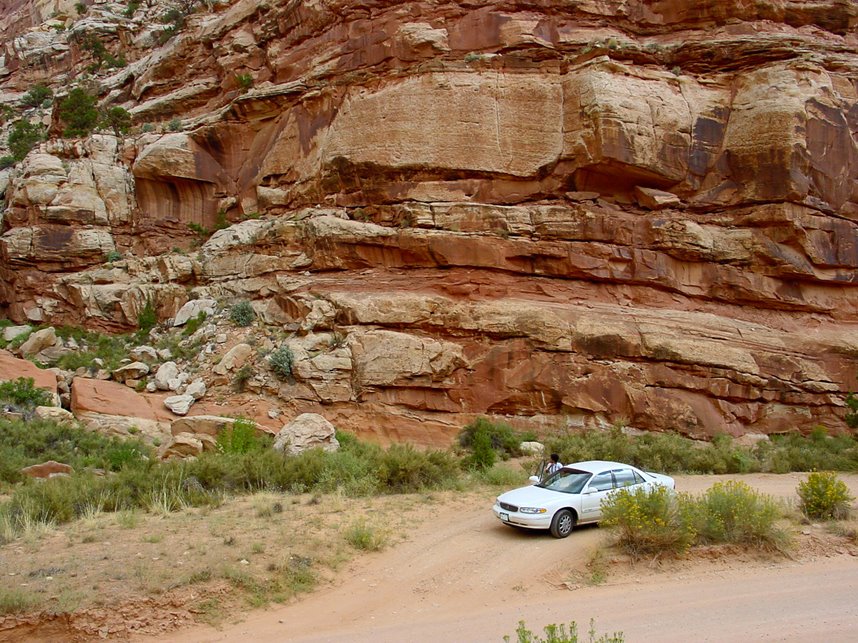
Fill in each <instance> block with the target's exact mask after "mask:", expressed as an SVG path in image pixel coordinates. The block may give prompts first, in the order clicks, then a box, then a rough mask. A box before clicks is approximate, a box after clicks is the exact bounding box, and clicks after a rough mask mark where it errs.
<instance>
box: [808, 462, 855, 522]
mask: <svg viewBox="0 0 858 643" xmlns="http://www.w3.org/2000/svg"><path fill="white" fill-rule="evenodd" d="M798 497H799V499H800V503H799V505H800V507H801V510H802V511H803V512H804V514H805V515H806V516H807V517H808V518H810V519H812V520H828V519H832V518H833V519H835V520H839V519H842V518H846V517H847V516H848V515H849V503H850V502H852V500H854V498H853V497H852V495H851V494H850V493H849V487H847V486H846V483H845V482H843V480H841V479H840V478H838V477H837V476H836V475H835V474H834V473H831V472H830V471H825V472H814V473H811V474H810V475H809V476H807V480H804V481H803V482H799V483H798Z"/></svg>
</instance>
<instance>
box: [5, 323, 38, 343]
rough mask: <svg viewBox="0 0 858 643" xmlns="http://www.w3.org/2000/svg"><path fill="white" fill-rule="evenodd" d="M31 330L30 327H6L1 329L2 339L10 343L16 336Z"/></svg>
mask: <svg viewBox="0 0 858 643" xmlns="http://www.w3.org/2000/svg"><path fill="white" fill-rule="evenodd" d="M31 328H32V326H7V327H6V328H4V329H3V339H4V340H5V341H7V342H11V341H12V340H13V339H15V338H16V337H17V336H18V335H23V334H24V333H26V332H27V331H29V330H30V329H31Z"/></svg>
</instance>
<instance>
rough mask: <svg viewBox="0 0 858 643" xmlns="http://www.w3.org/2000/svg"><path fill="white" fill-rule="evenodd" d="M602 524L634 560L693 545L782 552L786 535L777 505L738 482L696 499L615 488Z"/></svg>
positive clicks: (660, 491) (662, 490)
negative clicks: (715, 545) (610, 529)
mask: <svg viewBox="0 0 858 643" xmlns="http://www.w3.org/2000/svg"><path fill="white" fill-rule="evenodd" d="M602 512H603V516H604V518H603V520H602V524H603V525H605V526H607V527H614V528H616V530H617V544H618V545H619V546H620V548H621V549H623V550H624V551H625V552H627V553H628V554H630V555H632V556H633V557H635V558H640V557H643V556H659V555H673V556H675V555H679V554H682V553H684V552H685V551H687V550H688V548H689V547H691V546H693V545H699V544H718V543H730V544H736V545H742V546H746V547H753V548H755V549H762V550H768V551H780V552H784V551H785V550H786V549H787V548H788V546H789V544H790V540H791V538H790V535H789V533H788V532H787V531H786V530H784V529H783V528H782V527H780V526H779V525H778V521H779V520H780V519H781V517H782V516H783V512H782V511H781V509H780V507H779V506H778V504H777V503H776V502H775V501H774V499H772V498H771V497H769V496H765V495H763V494H760V493H758V492H756V491H754V490H753V489H751V488H750V487H749V486H748V485H747V484H745V483H743V482H735V481H728V482H723V483H716V484H715V485H713V486H712V488H711V489H709V490H708V491H707V492H706V493H704V494H703V495H702V496H700V497H699V498H695V497H693V496H690V495H686V494H675V493H674V492H672V491H671V490H669V489H666V488H664V487H656V488H655V489H653V490H652V491H649V492H648V491H646V490H645V489H640V488H638V489H634V490H632V489H621V490H619V491H617V492H616V493H615V494H613V495H612V496H611V497H610V498H608V499H607V500H606V501H605V502H604V504H603V505H602Z"/></svg>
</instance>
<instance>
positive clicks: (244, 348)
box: [214, 344, 253, 375]
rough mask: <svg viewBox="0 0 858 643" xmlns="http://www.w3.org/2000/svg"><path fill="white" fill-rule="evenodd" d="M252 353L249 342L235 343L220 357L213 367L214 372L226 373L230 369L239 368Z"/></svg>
mask: <svg viewBox="0 0 858 643" xmlns="http://www.w3.org/2000/svg"><path fill="white" fill-rule="evenodd" d="M252 353H253V347H251V346H250V344H236V345H235V346H233V347H232V348H230V349H229V350H228V351H227V352H226V354H225V355H224V356H223V357H222V358H221V360H220V362H218V364H217V366H215V367H214V372H215V373H217V374H218V375H226V374H227V373H229V372H230V371H232V370H235V369H237V368H241V367H242V366H243V365H244V363H245V362H246V361H247V359H248V358H249V357H250V356H251V354H252Z"/></svg>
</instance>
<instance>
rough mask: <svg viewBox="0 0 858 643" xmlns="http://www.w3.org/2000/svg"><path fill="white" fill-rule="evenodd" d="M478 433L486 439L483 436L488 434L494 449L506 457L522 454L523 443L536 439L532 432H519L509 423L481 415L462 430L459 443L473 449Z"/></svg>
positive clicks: (483, 438) (482, 438) (481, 438)
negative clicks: (495, 420) (491, 419)
mask: <svg viewBox="0 0 858 643" xmlns="http://www.w3.org/2000/svg"><path fill="white" fill-rule="evenodd" d="M478 435H479V436H480V438H479V439H480V440H485V437H483V436H485V435H488V437H489V440H490V442H491V447H492V449H494V450H495V451H496V452H497V453H498V454H500V456H501V457H503V458H504V459H506V458H508V457H510V456H519V455H521V443H522V442H524V441H527V440H533V439H535V436H534V435H533V434H531V433H519V432H517V431H516V430H515V429H513V428H512V427H511V426H509V425H508V424H504V423H502V422H492V421H490V420H488V419H487V418H484V417H480V418H477V419H476V420H474V421H473V422H471V423H470V424H468V425H466V426H465V428H463V429H462V430H461V432H460V433H459V445H460V446H461V447H463V448H465V449H473V448H474V442H475V440H476V437H477V436H478ZM489 466H491V465H489Z"/></svg>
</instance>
